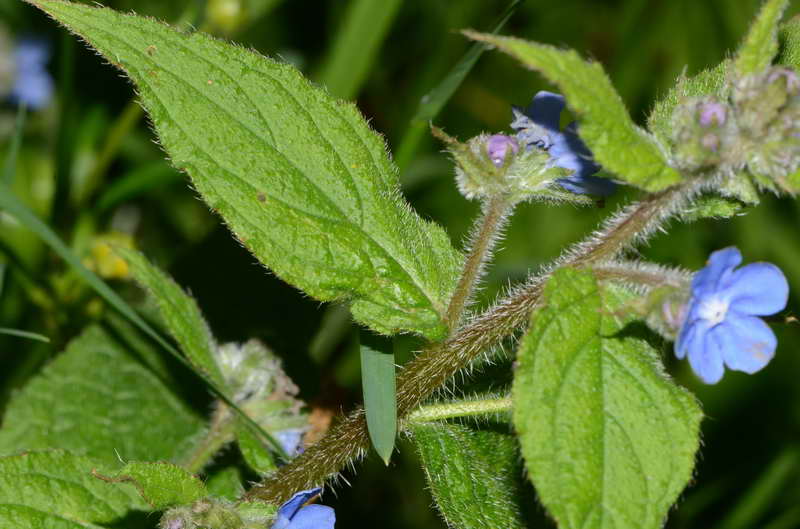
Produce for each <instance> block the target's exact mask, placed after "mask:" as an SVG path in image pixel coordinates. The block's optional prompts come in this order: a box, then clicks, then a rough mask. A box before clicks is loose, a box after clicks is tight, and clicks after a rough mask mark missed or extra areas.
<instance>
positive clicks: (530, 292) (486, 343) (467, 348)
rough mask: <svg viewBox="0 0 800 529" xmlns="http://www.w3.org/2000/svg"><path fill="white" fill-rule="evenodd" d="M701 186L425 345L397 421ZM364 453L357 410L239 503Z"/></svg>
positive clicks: (620, 225)
mask: <svg viewBox="0 0 800 529" xmlns="http://www.w3.org/2000/svg"><path fill="white" fill-rule="evenodd" d="M702 185H703V184H702V183H701V180H700V179H698V178H687V179H686V180H685V181H684V182H683V183H682V184H680V185H678V186H675V187H673V188H670V189H668V190H665V191H662V192H659V193H654V194H652V195H649V196H648V197H646V198H645V199H644V200H642V201H640V202H637V203H634V204H631V205H630V206H628V207H625V208H623V209H622V210H621V211H620V212H619V213H617V214H615V215H614V216H612V218H611V220H609V221H608V222H606V223H605V224H604V226H603V227H602V228H601V229H600V230H598V231H597V232H596V233H593V234H591V235H590V236H589V237H588V238H586V239H585V240H584V241H582V242H580V243H578V244H576V245H575V246H573V247H572V248H571V249H570V250H568V251H567V252H566V253H565V254H564V255H563V256H562V257H561V258H559V259H558V260H557V261H556V262H555V263H553V264H552V265H551V266H549V267H547V268H545V269H544V271H543V272H542V273H541V274H538V275H532V276H531V277H530V278H529V279H528V280H527V281H526V282H525V283H524V284H523V285H521V286H520V287H517V288H516V289H514V290H512V291H511V292H510V293H509V294H508V295H507V296H506V297H505V298H504V299H502V300H500V301H499V302H498V303H496V304H495V305H494V306H493V307H491V308H490V309H488V310H487V311H485V312H484V313H483V314H480V315H478V316H476V317H474V318H472V320H470V321H469V322H468V323H467V324H466V325H464V326H463V327H462V328H460V329H459V330H458V331H457V332H456V333H455V334H454V335H453V336H452V337H450V338H449V339H448V340H447V341H445V342H444V343H437V344H430V345H428V346H427V347H426V348H424V349H423V350H422V351H421V352H420V354H419V355H418V356H416V357H415V358H414V359H413V360H411V361H410V362H408V363H407V364H406V365H405V366H404V367H403V369H402V371H400V373H399V376H398V377H397V416H398V418H400V419H402V418H404V417H406V416H408V414H409V413H411V412H412V411H414V410H416V409H417V408H418V407H419V406H420V404H421V403H422V402H423V401H424V400H425V399H427V398H428V397H430V396H431V394H433V393H434V392H435V391H436V390H437V389H439V388H440V387H441V386H443V385H444V384H445V383H447V381H449V380H450V379H451V378H452V377H453V376H454V375H455V374H456V373H458V372H459V371H460V370H462V369H464V368H465V367H467V366H469V365H470V363H471V362H473V361H474V360H475V359H476V358H478V357H479V356H480V355H481V354H485V353H487V352H489V351H491V350H492V349H493V348H494V347H496V346H497V345H498V344H499V343H500V342H501V341H502V340H503V339H504V338H505V337H507V336H509V335H510V334H513V333H514V332H516V331H517V330H518V329H519V328H520V327H522V326H523V325H524V324H526V323H527V322H528V320H529V318H530V314H531V311H532V310H533V309H534V308H535V307H536V306H537V304H538V303H539V300H540V296H541V292H542V287H543V286H544V283H545V281H546V280H547V278H548V277H549V275H550V273H551V272H552V271H553V270H555V269H556V268H558V267H561V266H589V265H592V264H593V263H597V262H603V261H608V260H611V259H613V258H614V257H616V256H617V255H619V254H620V253H621V252H622V251H624V250H626V249H628V248H629V247H631V246H632V245H633V244H635V243H637V242H641V241H643V240H645V239H646V238H647V236H648V235H650V234H652V233H653V232H654V231H655V230H657V228H658V227H659V226H660V225H661V224H662V223H663V222H664V221H666V220H667V219H668V218H669V217H670V216H672V215H674V214H675V213H677V212H678V211H680V210H681V208H682V207H683V206H684V205H685V204H686V203H687V202H688V201H689V200H690V199H691V198H693V197H694V196H695V195H696V194H697V193H698V192H699V191H700V190H701V189H702ZM368 448H369V437H368V434H367V429H366V421H365V420H364V411H363V409H361V408H359V409H357V410H355V411H354V412H352V413H351V414H350V415H349V416H347V417H346V418H344V419H343V420H342V422H340V423H339V424H337V425H336V426H335V427H334V428H332V429H331V430H330V431H329V432H328V435H326V436H325V437H324V438H322V439H321V440H320V441H319V442H318V443H316V444H315V445H313V446H311V447H309V448H308V449H307V450H306V451H305V453H303V454H302V455H300V456H299V457H297V458H295V459H294V460H292V461H291V462H290V463H289V464H287V465H286V466H284V467H282V468H280V469H279V470H278V471H277V472H275V473H274V474H272V475H271V476H269V477H268V478H267V479H266V480H264V481H263V482H261V483H259V484H258V485H256V486H254V487H253V488H251V489H250V490H249V491H248V492H247V494H245V496H244V500H245V501H246V500H254V499H258V500H262V501H267V502H270V503H275V504H278V505H280V504H281V503H283V502H285V501H286V500H288V499H289V498H290V497H291V496H292V495H293V494H294V493H295V492H297V491H299V490H305V489H308V488H310V487H312V486H317V485H320V484H322V483H323V482H324V481H325V480H327V479H328V478H330V477H331V476H334V475H336V474H337V473H338V472H339V471H340V470H341V469H342V468H344V467H345V466H346V465H347V464H350V463H352V461H353V460H355V459H357V458H359V457H361V456H363V455H364V454H365V453H366V450H367V449H368Z"/></svg>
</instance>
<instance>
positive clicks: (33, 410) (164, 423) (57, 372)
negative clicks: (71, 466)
mask: <svg viewBox="0 0 800 529" xmlns="http://www.w3.org/2000/svg"><path fill="white" fill-rule="evenodd" d="M203 426H204V422H203V420H202V419H201V418H200V417H199V416H198V415H197V414H196V413H195V412H194V411H193V410H191V409H189V408H187V407H186V405H184V404H183V403H182V402H181V401H179V400H178V399H177V398H176V397H175V395H174V394H173V393H172V392H171V391H170V390H169V389H168V388H167V387H166V386H164V384H163V383H162V382H161V380H159V379H158V378H157V377H156V376H155V375H153V374H152V373H151V372H150V371H149V370H147V369H146V368H144V367H143V366H142V365H141V364H139V363H138V362H137V361H135V360H134V359H133V358H131V357H130V355H129V354H128V353H127V351H126V350H125V349H123V348H122V347H121V346H120V345H119V344H118V343H116V342H115V341H114V340H113V339H112V338H111V337H110V336H109V335H108V334H106V333H105V332H104V331H103V330H101V329H100V328H98V327H90V328H88V329H87V330H86V331H84V333H83V334H81V335H80V336H79V337H78V338H76V339H75V340H73V341H72V342H71V343H70V344H69V346H68V347H67V350H66V351H65V352H64V353H63V354H61V355H59V356H58V357H57V358H56V359H55V360H54V361H52V362H51V363H50V364H49V365H48V366H47V367H45V368H44V369H43V370H42V372H41V374H39V375H37V376H36V377H34V378H33V379H31V381H30V382H29V383H28V384H27V385H26V386H25V387H24V388H23V389H22V391H20V392H19V393H17V394H15V395H14V396H13V398H12V399H11V401H10V402H9V405H8V409H7V410H6V414H5V416H4V420H3V428H2V429H0V453H6V454H7V453H12V452H19V451H21V450H42V449H48V448H63V449H66V450H69V451H71V452H73V453H75V454H80V455H87V456H91V457H93V458H95V459H97V460H99V461H103V462H104V463H106V464H108V465H111V466H114V465H119V460H120V458H121V459H123V460H131V459H136V460H155V459H173V458H177V457H179V456H180V455H181V454H182V453H183V452H184V451H185V450H186V449H187V448H188V447H189V446H190V444H191V442H192V439H193V438H194V436H196V435H197V434H199V433H200V432H201V431H202V429H203Z"/></svg>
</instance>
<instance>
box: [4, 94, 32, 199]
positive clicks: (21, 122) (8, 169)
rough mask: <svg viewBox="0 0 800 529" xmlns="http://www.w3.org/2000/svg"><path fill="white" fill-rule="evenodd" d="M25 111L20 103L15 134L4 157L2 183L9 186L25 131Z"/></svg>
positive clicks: (12, 180) (23, 105)
mask: <svg viewBox="0 0 800 529" xmlns="http://www.w3.org/2000/svg"><path fill="white" fill-rule="evenodd" d="M27 110H28V109H27V107H26V106H25V103H22V104H21V105H19V107H18V108H17V123H16V125H15V128H14V130H15V134H14V135H13V136H12V137H11V143H10V144H9V146H8V154H7V155H6V163H5V166H4V167H3V182H5V184H6V185H9V186H10V185H12V184H13V183H14V173H15V172H16V169H17V156H19V148H20V145H22V131H23V130H24V129H25V117H26V114H27Z"/></svg>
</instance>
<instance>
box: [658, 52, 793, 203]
mask: <svg viewBox="0 0 800 529" xmlns="http://www.w3.org/2000/svg"><path fill="white" fill-rule="evenodd" d="M728 92H729V95H728V96H726V97H722V96H703V97H698V98H687V99H686V100H685V101H682V102H681V104H680V105H679V106H678V107H677V108H676V109H675V112H674V113H673V123H672V138H671V143H672V149H673V155H674V161H675V164H676V165H677V166H678V167H679V168H681V169H683V170H685V171H697V170H700V169H703V170H707V169H714V168H716V169H718V170H719V173H720V174H721V175H722V176H724V177H725V178H726V179H727V180H730V179H731V178H736V177H737V176H738V175H740V174H741V173H742V172H743V171H744V170H745V169H746V170H747V173H749V174H750V175H752V177H753V178H754V181H755V183H756V184H758V185H759V186H760V187H762V188H766V189H770V190H778V189H780V190H783V191H786V192H789V193H796V192H798V191H800V181H798V179H797V175H796V174H795V173H797V172H798V170H800V78H798V76H797V74H796V73H795V72H794V71H792V70H790V69H787V68H783V67H770V68H768V69H767V70H765V71H764V72H761V73H759V74H755V75H748V76H744V77H742V78H738V79H734V81H733V82H732V84H731V86H730V89H729V91H728ZM725 183H726V182H723V184H725ZM723 187H726V185H723ZM728 187H730V186H728ZM722 191H723V193H724V192H725V189H722Z"/></svg>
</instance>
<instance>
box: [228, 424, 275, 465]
mask: <svg viewBox="0 0 800 529" xmlns="http://www.w3.org/2000/svg"><path fill="white" fill-rule="evenodd" d="M236 441H237V443H238V444H239V452H241V453H242V457H244V460H245V461H246V462H247V464H248V465H250V468H252V469H253V470H255V471H256V472H258V473H259V474H266V473H267V472H271V471H273V470H275V469H276V468H278V466H277V465H276V464H275V459H274V458H273V457H272V455H271V454H270V453H269V450H267V447H266V446H264V444H263V443H262V442H261V441H260V440H259V438H258V437H257V436H256V434H255V433H253V431H252V430H251V429H250V428H249V427H248V426H247V425H245V424H239V425H238V426H237V428H236Z"/></svg>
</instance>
